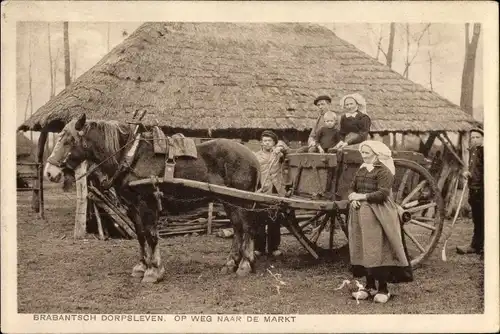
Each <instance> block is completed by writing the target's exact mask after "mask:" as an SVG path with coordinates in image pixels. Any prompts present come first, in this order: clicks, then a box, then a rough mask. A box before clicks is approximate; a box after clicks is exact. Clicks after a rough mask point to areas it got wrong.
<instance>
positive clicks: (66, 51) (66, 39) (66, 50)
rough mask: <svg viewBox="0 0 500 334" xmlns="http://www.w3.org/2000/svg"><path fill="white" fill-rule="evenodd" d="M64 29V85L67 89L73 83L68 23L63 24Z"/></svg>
mask: <svg viewBox="0 0 500 334" xmlns="http://www.w3.org/2000/svg"><path fill="white" fill-rule="evenodd" d="M63 28H64V84H65V86H66V87H68V86H69V84H70V83H71V73H70V55H69V31H68V22H64V23H63Z"/></svg>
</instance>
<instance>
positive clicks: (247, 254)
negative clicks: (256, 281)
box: [236, 208, 257, 277]
mask: <svg viewBox="0 0 500 334" xmlns="http://www.w3.org/2000/svg"><path fill="white" fill-rule="evenodd" d="M238 216H239V223H240V224H241V226H242V228H243V243H242V244H241V255H242V259H241V261H240V265H239V266H238V270H237V271H236V274H237V275H238V276H241V277H243V276H247V275H248V274H249V273H251V272H255V253H254V248H255V244H254V240H255V232H256V228H255V224H256V223H257V221H256V220H255V214H254V213H252V212H250V211H246V210H245V209H243V208H242V209H238Z"/></svg>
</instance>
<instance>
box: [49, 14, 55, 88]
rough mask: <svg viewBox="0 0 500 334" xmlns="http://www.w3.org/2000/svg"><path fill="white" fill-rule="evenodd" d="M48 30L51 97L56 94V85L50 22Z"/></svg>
mask: <svg viewBox="0 0 500 334" xmlns="http://www.w3.org/2000/svg"><path fill="white" fill-rule="evenodd" d="M47 32H48V38H47V40H48V44H49V69H50V98H52V97H54V95H55V87H54V66H53V64H52V61H53V60H52V47H51V45H50V23H47Z"/></svg>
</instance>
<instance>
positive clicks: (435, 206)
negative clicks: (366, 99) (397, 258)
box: [130, 148, 444, 266]
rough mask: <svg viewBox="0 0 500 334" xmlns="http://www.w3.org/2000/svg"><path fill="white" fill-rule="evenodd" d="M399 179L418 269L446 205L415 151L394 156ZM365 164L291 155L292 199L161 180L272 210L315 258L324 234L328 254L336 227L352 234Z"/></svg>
mask: <svg viewBox="0 0 500 334" xmlns="http://www.w3.org/2000/svg"><path fill="white" fill-rule="evenodd" d="M393 158H394V164H395V166H396V176H395V182H394V186H393V189H392V191H393V197H394V200H395V202H396V203H397V204H398V209H399V216H400V219H401V224H403V231H404V235H405V237H406V238H407V242H406V244H407V247H408V251H409V253H410V257H411V260H412V261H411V262H412V265H413V266H416V265H418V264H419V263H421V262H422V261H424V260H425V259H426V258H427V257H428V256H429V255H430V254H431V253H432V251H433V250H434V249H435V247H436V245H437V243H438V241H439V237H440V236H441V232H442V230H443V222H444V205H443V199H442V197H441V193H440V190H439V189H438V187H437V183H436V181H435V180H434V179H433V177H432V176H431V174H430V173H429V172H428V168H429V166H430V162H429V161H428V160H427V159H425V157H424V156H423V155H422V154H420V153H416V152H406V151H405V152H401V151H400V152H393ZM361 163H362V160H361V156H360V154H359V152H358V150H357V149H354V148H345V149H344V150H342V151H338V152H336V153H327V154H317V153H292V154H287V156H286V158H285V160H284V163H283V173H284V177H285V180H286V184H287V189H288V192H287V195H286V196H278V195H270V194H263V193H258V192H248V191H242V190H238V189H234V188H229V187H225V186H220V185H214V184H209V183H205V182H199V181H193V180H187V179H180V178H171V179H161V178H160V179H157V180H156V181H155V182H166V183H170V184H176V185H179V186H185V187H190V188H195V189H199V190H203V191H206V192H209V193H212V194H214V195H215V197H216V198H219V199H224V198H238V199H243V200H248V201H250V202H254V203H255V208H256V209H258V208H266V207H268V208H272V209H275V211H276V214H278V213H279V214H285V215H286V216H287V225H286V227H287V228H288V230H289V231H290V232H291V233H292V234H293V235H294V236H295V237H296V238H297V240H298V241H299V242H300V243H301V245H302V246H303V247H304V248H305V249H306V250H307V251H308V252H309V253H310V254H311V255H312V256H314V257H315V258H319V256H320V255H321V254H322V250H325V247H322V246H321V245H320V244H319V243H318V240H319V239H320V238H319V236H320V234H321V233H322V232H323V231H325V232H329V242H328V247H326V248H329V249H332V248H334V242H333V236H334V232H335V226H339V227H340V228H341V230H342V231H343V232H344V233H345V234H346V235H347V233H348V230H347V224H346V222H347V214H348V206H349V203H348V201H347V196H348V193H347V191H348V189H349V186H350V183H351V181H352V179H353V176H354V173H355V172H356V170H357V169H358V168H359V167H360V165H361ZM151 182H152V181H151V179H144V180H138V181H134V182H131V183H130V185H131V186H147V185H148V184H150V183H151ZM297 210H301V211H308V212H310V213H312V215H311V216H312V218H310V219H309V220H307V221H303V222H301V223H300V224H299V223H298V221H297V219H296V218H295V213H296V211H297Z"/></svg>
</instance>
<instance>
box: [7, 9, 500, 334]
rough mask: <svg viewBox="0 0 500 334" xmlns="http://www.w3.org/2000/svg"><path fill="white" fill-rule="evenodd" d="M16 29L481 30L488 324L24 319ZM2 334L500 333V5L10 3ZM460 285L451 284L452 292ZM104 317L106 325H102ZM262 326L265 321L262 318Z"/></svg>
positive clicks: (410, 319) (423, 318)
mask: <svg viewBox="0 0 500 334" xmlns="http://www.w3.org/2000/svg"><path fill="white" fill-rule="evenodd" d="M17 21H94V22H99V21H100V22H106V21H107V22H143V21H211V22H216V21H219V22H242V21H246V22H293V21H295V22H321V23H323V22H372V23H375V22H391V21H395V22H440V23H441V22H447V23H462V22H481V23H482V31H481V33H482V34H484V35H483V36H484V41H485V43H484V48H485V50H484V51H485V52H484V55H485V61H484V71H483V73H484V74H483V76H484V78H483V79H484V85H483V86H484V107H485V109H484V110H485V112H484V114H485V120H486V121H485V149H486V152H487V153H486V158H487V160H486V170H485V172H486V174H487V176H486V185H488V187H487V188H486V212H487V214H486V236H487V238H486V256H485V278H486V283H485V291H486V296H485V314H484V315H298V316H297V320H296V321H295V323H290V324H286V323H285V324H280V325H277V326H273V327H269V326H268V325H267V324H265V323H264V322H262V321H261V322H259V323H243V324H235V325H233V326H230V325H220V324H218V323H216V322H212V323H199V322H190V323H188V324H186V323H181V322H176V321H174V320H173V315H169V316H166V317H167V318H168V319H170V320H169V321H168V322H163V323H155V322H148V323H147V326H145V323H144V322H119V323H106V322H100V321H97V322H70V323H68V322H45V323H44V322H34V321H33V317H32V316H31V315H25V314H17V311H16V310H17V271H16V268H17V262H16V260H17V254H16V253H17V252H16V244H17V243H16V224H15V223H14V222H16V209H15V208H16V199H15V198H16V196H15V195H12V194H13V193H14V191H15V184H14V174H15V173H14V171H15V159H16V158H15V153H14V152H15V138H16V136H15V127H16V124H15V120H16V117H15V110H16V99H15V96H16V94H15V87H16V72H15V69H16V56H15V55H16V54H15V47H16V22H17ZM1 22H2V23H1V28H2V42H1V46H2V59H1V60H2V72H1V80H2V81H1V83H2V99H1V101H2V109H1V110H2V113H1V138H2V140H1V154H2V156H1V217H2V225H1V232H2V233H1V245H2V261H1V262H2V277H1V278H2V294H1V295H2V321H1V325H2V332H8V333H16V332H20V333H21V332H22V333H35V332H67V333H70V332H71V333H73V332H96V333H98V332H99V333H100V332H120V331H121V332H123V331H125V332H138V333H139V332H207V333H208V332H222V331H224V332H242V331H244V332H271V331H272V332H332V331H339V332H356V331H357V332H367V331H368V332H369V331H378V332H395V331H396V332H420V333H424V332H434V333H437V332H448V331H452V332H455V333H462V332H471V333H472V332H481V331H487V332H496V331H498V330H499V314H500V310H499V296H498V291H499V287H498V284H499V270H498V266H499V253H498V239H499V238H498V237H499V224H498V222H499V215H498V147H499V146H498V133H499V131H498V116H499V115H498V111H499V105H498V92H499V84H498V41H499V39H498V5H497V4H496V3H495V2H486V1H470V2H453V1H445V2H437V1H436V2H424V1H418V2H286V3H285V2H268V3H263V2H205V3H200V2H198V3H192V2H148V1H137V2H135V1H129V2H118V1H116V2H115V1H109V2H104V1H91V2H83V1H82V2H69V1H68V2H63V1H45V2H44V1H39V2H38V1H37V2H23V1H11V2H2V16H1ZM450 284H453V282H450ZM98 317H99V315H98ZM261 317H262V315H261Z"/></svg>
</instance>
